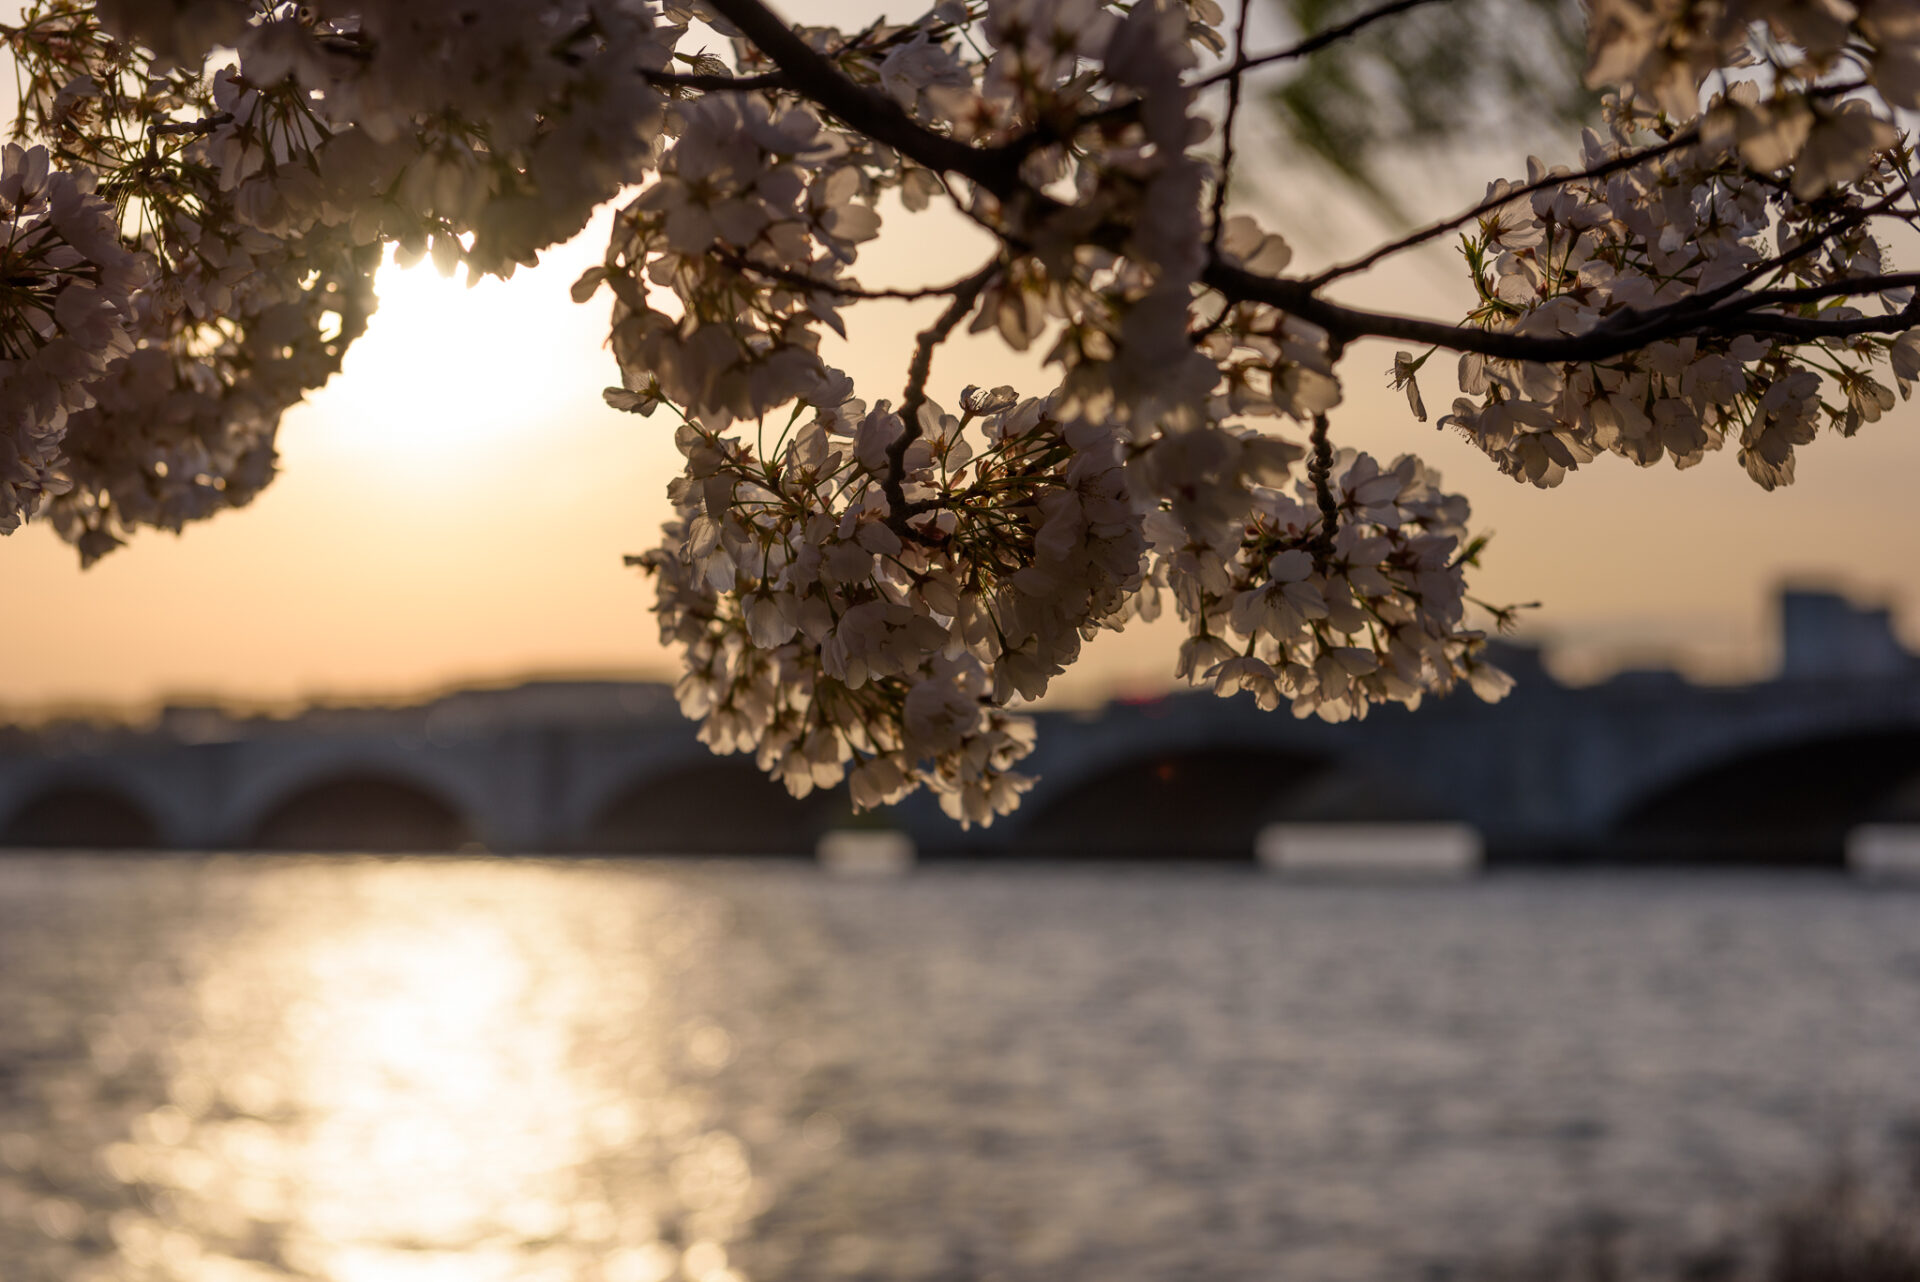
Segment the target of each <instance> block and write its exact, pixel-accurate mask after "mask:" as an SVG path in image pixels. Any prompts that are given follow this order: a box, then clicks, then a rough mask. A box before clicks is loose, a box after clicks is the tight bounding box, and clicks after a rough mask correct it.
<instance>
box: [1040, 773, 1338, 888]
mask: <svg viewBox="0 0 1920 1282" xmlns="http://www.w3.org/2000/svg"><path fill="white" fill-rule="evenodd" d="M1332 770H1333V764H1332V762H1331V760H1330V759H1329V758H1328V757H1326V756H1324V755H1322V754H1319V753H1314V752H1309V751H1304V750H1301V749H1297V748H1280V747H1274V746H1270V745H1268V746H1253V745H1236V746H1219V745H1203V746H1181V745H1167V746H1164V747H1161V748H1159V749H1157V750H1149V751H1146V752H1140V751H1138V750H1136V751H1133V752H1131V753H1127V754H1125V755H1119V756H1113V757H1108V758H1105V759H1103V760H1101V761H1099V762H1098V763H1097V764H1095V765H1094V766H1092V767H1091V768H1089V769H1087V770H1085V771H1083V772H1081V773H1079V774H1077V775H1076V776H1075V777H1073V778H1071V779H1064V780H1058V781H1055V782H1054V784H1053V786H1051V787H1049V788H1048V789H1047V790H1046V791H1045V793H1043V794H1040V795H1037V796H1035V797H1033V798H1031V799H1030V800H1029V803H1028V806H1027V807H1022V809H1021V810H1019V811H1015V812H1014V816H1013V818H1014V821H1015V823H1016V825H1017V826H1016V828H1015V832H1014V835H1013V845H1014V846H1015V847H1016V848H1017V849H1019V850H1020V851H1023V852H1027V853H1032V854H1041V855H1050V856H1059V857H1067V858H1093V859H1114V858H1120V859H1127V858H1160V857H1167V856H1172V857H1179V858H1191V859H1233V860H1242V859H1244V860H1251V859H1252V858H1253V842H1254V836H1255V834H1256V833H1258V831H1259V830H1260V827H1261V826H1262V825H1263V824H1266V823H1271V822H1273V821H1274V820H1276V819H1278V818H1282V817H1285V810H1286V802H1287V799H1288V798H1289V797H1290V796H1293V795H1295V794H1296V793H1298V792H1300V790H1302V789H1303V788H1305V787H1307V786H1308V785H1309V784H1310V783H1311V782H1312V781H1314V780H1316V779H1321V778H1323V777H1325V776H1327V775H1329V774H1330V773H1331V772H1332ZM1023 816H1024V817H1023Z"/></svg>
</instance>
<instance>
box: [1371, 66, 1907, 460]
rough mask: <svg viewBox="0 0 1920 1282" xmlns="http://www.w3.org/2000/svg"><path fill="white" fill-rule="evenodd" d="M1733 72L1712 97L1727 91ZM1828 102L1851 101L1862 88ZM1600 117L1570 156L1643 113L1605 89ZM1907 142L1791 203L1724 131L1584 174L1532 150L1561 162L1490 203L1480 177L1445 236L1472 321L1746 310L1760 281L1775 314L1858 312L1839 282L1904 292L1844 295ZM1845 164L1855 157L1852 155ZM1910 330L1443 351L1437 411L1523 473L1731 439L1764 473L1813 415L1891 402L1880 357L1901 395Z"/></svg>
mask: <svg viewBox="0 0 1920 1282" xmlns="http://www.w3.org/2000/svg"><path fill="white" fill-rule="evenodd" d="M1755 97H1756V95H1755V92H1754V91H1753V89H1752V86H1751V85H1749V86H1744V87H1743V88H1742V89H1740V90H1736V91H1735V92H1734V93H1733V94H1731V95H1729V96H1728V97H1727V98H1726V99H1723V100H1716V103H1715V104H1714V107H1713V110H1715V111H1717V110H1719V109H1720V107H1721V105H1722V104H1723V103H1724V102H1732V103H1735V104H1737V105H1743V106H1744V105H1747V104H1750V103H1751V102H1752V101H1754V100H1755ZM1841 114H1842V116H1846V117H1851V116H1856V115H1858V116H1862V117H1866V116H1867V112H1866V108H1865V106H1864V104H1861V105H1858V106H1852V107H1851V109H1850V110H1843V111H1842V113H1841ZM1610 116H1611V118H1612V126H1613V127H1612V129H1611V131H1610V135H1609V136H1608V137H1606V138H1602V137H1601V136H1600V135H1598V134H1597V133H1594V132H1592V131H1589V132H1588V135H1587V142H1586V152H1585V155H1584V156H1583V164H1584V170H1583V171H1582V172H1585V171H1588V170H1593V169H1597V168H1602V167H1605V166H1608V165H1609V164H1610V162H1613V161H1615V160H1616V159H1618V158H1620V157H1623V156H1627V157H1630V156H1632V155H1633V154H1635V152H1636V150H1637V149H1640V148H1644V147H1645V146H1646V145H1647V142H1648V139H1649V138H1652V139H1654V141H1655V144H1656V145H1657V143H1658V142H1659V140H1660V133H1659V131H1660V130H1663V129H1664V131H1665V132H1666V133H1667V134H1668V135H1671V134H1672V133H1673V132H1674V130H1673V127H1672V125H1671V124H1670V122H1667V121H1665V120H1664V119H1663V118H1652V117H1648V116H1645V115H1642V114H1639V113H1637V112H1635V111H1634V110H1633V109H1632V108H1631V107H1630V106H1628V105H1627V104H1625V103H1623V102H1620V101H1618V100H1616V101H1615V102H1613V103H1611V104H1610ZM1910 161H1911V155H1910V153H1909V152H1908V151H1906V150H1905V149H1904V148H1894V149H1889V150H1886V151H1881V152H1878V153H1873V152H1864V151H1863V152H1862V153H1861V154H1859V155H1856V156H1853V157H1851V158H1850V159H1849V160H1848V161H1847V163H1846V164H1845V166H1844V168H1846V169H1848V170H1851V171H1852V172H1851V174H1850V177H1849V179H1848V181H1847V182H1846V183H1845V184H1844V185H1843V186H1836V187H1834V188H1832V189H1830V190H1827V191H1824V192H1822V193H1821V194H1820V195H1819V196H1818V197H1814V198H1812V199H1811V200H1802V199H1801V198H1800V197H1798V196H1797V195H1795V194H1794V193H1793V191H1792V190H1791V189H1790V187H1789V186H1788V185H1787V184H1785V183H1783V182H1779V181H1772V180H1770V176H1769V175H1768V174H1767V173H1764V172H1758V171H1756V170H1755V168H1754V167H1753V165H1752V162H1751V161H1748V160H1746V159H1744V157H1743V155H1742V154H1740V153H1739V152H1736V151H1735V150H1734V149H1731V148H1729V147H1726V146H1720V145H1713V144H1704V143H1703V144H1699V145H1689V146H1684V147H1680V148H1677V149H1675V150H1673V151H1670V152H1668V153H1666V154H1664V155H1661V156H1659V157H1657V158H1654V159H1650V160H1647V161H1644V162H1642V163H1640V164H1635V165H1630V166H1627V167H1623V168H1617V169H1614V170H1613V171H1612V172H1609V173H1607V174H1606V175H1605V176H1604V177H1594V178H1582V177H1576V176H1574V173H1573V171H1571V170H1566V169H1561V170H1557V171H1553V172H1551V173H1549V172H1548V171H1546V170H1545V168H1544V166H1543V165H1541V163H1540V162H1539V161H1537V160H1536V161H1534V162H1532V165H1531V168H1530V170H1529V175H1528V185H1529V186H1534V185H1538V184H1539V183H1540V182H1541V180H1542V179H1551V178H1553V177H1555V176H1556V175H1558V176H1565V177H1566V178H1567V181H1564V182H1558V183H1553V184H1551V185H1548V186H1544V187H1542V188H1541V189H1540V190H1536V191H1534V192H1533V193H1532V194H1531V195H1529V196H1525V197H1520V198H1516V199H1513V200H1510V201H1506V202H1504V203H1496V202H1499V200H1500V197H1502V196H1504V195H1506V194H1507V193H1508V192H1510V191H1513V190H1515V188H1516V187H1517V186H1518V184H1512V183H1507V182H1504V181H1502V182H1497V183H1495V184H1493V185H1492V186H1491V187H1490V188H1489V190H1488V203H1489V205H1492V206H1494V207H1492V208H1491V209H1490V210H1489V211H1488V212H1487V214H1486V215H1485V216H1484V217H1483V218H1482V219H1481V220H1480V222H1479V225H1478V227H1477V229H1476V231H1475V232H1474V233H1473V234H1471V235H1469V236H1467V237H1466V238H1465V243H1464V249H1465V253H1466V258H1467V262H1468V264H1469V267H1470V269H1471V271H1472V275H1473V281H1474V285H1475V288H1476V290H1477V291H1478V293H1479V296H1480V306H1479V307H1478V308H1477V309H1476V311H1475V312H1474V313H1473V315H1472V317H1471V318H1470V319H1471V320H1472V321H1473V322H1474V323H1476V324H1479V325H1482V326H1484V327H1486V328H1488V329H1492V330H1499V331H1505V332H1511V333H1515V334H1523V335H1530V336H1535V337H1542V338H1559V337H1568V336H1581V335H1588V334H1595V333H1606V332H1608V331H1609V329H1612V328H1630V327H1632V326H1633V325H1635V324H1640V323H1644V322H1643V321H1642V319H1641V318H1643V317H1647V316H1650V315H1652V314H1655V313H1657V312H1658V311H1659V310H1660V309H1662V308H1667V307H1673V306H1684V305H1689V304H1692V305H1695V306H1698V307H1699V308H1700V309H1701V310H1703V311H1704V310H1708V309H1712V308H1717V309H1721V310H1722V311H1723V313H1725V314H1735V313H1738V312H1740V311H1742V310H1753V309H1756V308H1758V307H1759V306H1761V305H1762V304H1764V303H1765V302H1766V300H1767V298H1768V297H1769V296H1777V295H1778V293H1779V291H1788V292H1789V293H1790V294H1792V293H1793V292H1795V291H1798V296H1799V297H1804V298H1805V301H1804V302H1797V303H1795V302H1793V301H1792V300H1791V299H1790V300H1789V303H1788V304H1786V305H1789V306H1791V312H1790V314H1792V315H1797V316H1803V317H1806V318H1814V317H1818V318H1821V319H1824V320H1828V321H1833V320H1845V319H1848V318H1852V317H1858V316H1860V315H1861V314H1862V313H1861V311H1860V309H1859V307H1857V306H1854V305H1852V297H1853V292H1859V293H1869V292H1870V293H1871V295H1872V297H1874V298H1875V299H1876V300H1877V301H1878V303H1879V305H1880V306H1879V310H1883V311H1885V312H1888V313H1891V312H1895V311H1896V310H1897V309H1898V308H1900V307H1904V306H1905V305H1906V303H1907V302H1908V300H1909V298H1910V291H1891V292H1889V291H1883V290H1879V289H1873V290H1871V291H1869V290H1868V289H1867V288H1865V287H1862V288H1861V289H1859V290H1857V291H1853V292H1850V287H1849V285H1848V282H1849V281H1853V280H1859V281H1862V282H1867V281H1871V280H1872V279H1874V278H1876V277H1879V276H1881V275H1882V274H1883V272H1884V271H1885V270H1886V269H1887V264H1886V263H1885V262H1884V260H1883V255H1884V250H1883V249H1882V247H1881V243H1880V241H1879V239H1877V238H1876V236H1875V235H1874V234H1873V226H1872V222H1871V218H1870V214H1869V211H1870V210H1872V209H1875V208H1883V207H1885V206H1886V205H1887V204H1888V203H1889V202H1890V201H1908V202H1910V200H1911V198H1910V197H1909V195H1908V193H1907V183H1908V180H1909V178H1910V176H1911V165H1910ZM1863 170H1864V172H1862V171H1863ZM1917 357H1920V331H1915V330H1909V331H1907V332H1906V333H1904V334H1900V335H1897V336H1895V337H1892V338H1887V337H1881V336H1877V335H1872V334H1861V335H1858V336H1854V337H1848V338H1839V339H1832V340H1827V341H1824V342H1820V343H1812V344H1791V343H1783V342H1779V341H1776V340H1774V339H1771V338H1768V337H1763V336H1761V335H1757V334H1752V333H1745V334H1739V333H1736V334H1732V335H1729V336H1717V335H1713V334H1711V333H1702V332H1700V331H1699V330H1698V329H1697V328H1689V329H1685V330H1680V331H1679V332H1674V333H1672V334H1671V335H1670V336H1666V337H1659V338H1653V337H1651V336H1650V337H1649V340H1648V341H1646V342H1644V343H1642V344H1639V345H1636V346H1634V347H1632V348H1631V349H1629V350H1627V351H1623V352H1620V353H1618V354H1617V355H1613V356H1610V357H1607V358H1605V359H1601V360H1581V361H1565V362H1543V361H1507V360H1499V359H1491V358H1488V357H1484V356H1482V355H1479V354H1477V353H1468V354H1466V355H1464V356H1462V357H1461V358H1460V367H1459V382H1460V390H1461V391H1462V392H1464V393H1466V396H1464V397H1462V398H1460V399H1458V400H1456V401H1455V402H1454V407H1453V412H1452V413H1451V414H1448V415H1446V416H1444V417H1443V418H1442V419H1441V422H1442V423H1443V424H1451V425H1454V426H1457V427H1459V428H1460V429H1462V430H1463V431H1464V432H1465V433H1466V435H1467V436H1468V437H1469V438H1470V439H1471V440H1473V441H1474V443H1475V444H1477V445H1479V446H1480V447H1481V448H1482V449H1484V450H1485V451H1486V452H1487V453H1488V454H1489V455H1490V456H1492V457H1493V458H1494V459H1495V460H1496V461H1497V462H1498V463H1499V465H1500V468H1501V470H1502V471H1505V472H1507V473H1509V474H1510V475H1513V476H1515V477H1518V478H1521V479H1524V480H1527V481H1530V482H1532V483H1533V484H1535V485H1547V486H1550V485H1557V484H1558V483H1559V482H1560V481H1561V479H1562V478H1563V477H1564V476H1565V475H1566V473H1567V472H1569V471H1571V470H1573V469H1574V468H1576V467H1578V466H1579V465H1580V464H1582V463H1587V462H1590V461H1592V460H1593V459H1594V458H1595V457H1596V456H1597V455H1598V454H1600V453H1602V452H1611V453H1614V454H1617V455H1620V456H1621V457H1623V458H1627V459H1630V460H1632V461H1633V462H1635V463H1637V464H1639V465H1641V466H1650V465H1652V464H1654V463H1657V462H1659V461H1660V460H1661V459H1662V458H1671V459H1672V460H1673V462H1674V464H1675V465H1676V466H1678V467H1682V468H1685V467H1691V466H1693V465H1694V464H1696V463H1698V462H1699V461H1700V460H1701V459H1702V458H1703V457H1704V456H1705V455H1706V453H1707V452H1709V451H1712V450H1717V449H1719V448H1720V447H1721V446H1722V445H1723V444H1725V443H1726V442H1727V441H1728V440H1732V441H1733V443H1734V444H1735V446H1736V447H1737V449H1738V452H1739V457H1740V461H1741V463H1742V465H1743V466H1744V467H1745V468H1746V470H1747V472H1748V474H1749V475H1750V476H1752V478H1753V479H1754V480H1755V481H1756V482H1758V483H1759V484H1760V485H1762V486H1764V487H1765V488H1767V489H1773V488H1774V487H1776V486H1779V485H1785V484H1789V483H1791V482H1792V480H1793V473H1794V459H1795V453H1794V452H1795V449H1796V447H1798V446H1801V445H1806V444H1808V443H1809V442H1811V441H1812V440H1813V439H1814V437H1815V435H1816V434H1817V432H1818V430H1819V428H1820V426H1821V425H1822V424H1826V425H1829V426H1831V427H1832V428H1833V429H1834V430H1837V431H1839V432H1841V433H1843V434H1845V435H1848V436H1851V435H1852V434H1853V433H1854V432H1855V431H1857V430H1858V429H1859V427H1860V426H1861V425H1862V424H1863V423H1870V422H1873V421H1875V420H1877V419H1878V418H1879V417H1880V416H1881V415H1882V414H1883V413H1884V412H1885V411H1886V410H1888V409H1890V408H1892V406H1893V404H1894V395H1893V391H1892V390H1891V389H1890V388H1888V387H1887V386H1885V385H1884V384H1883V383H1881V382H1879V381H1877V380H1876V379H1875V377H1874V366H1875V365H1876V364H1883V363H1887V362H1889V361H1891V363H1892V366H1893V369H1894V372H1895V374H1896V376H1897V381H1898V382H1899V384H1900V388H1901V391H1902V393H1903V394H1904V393H1905V392H1906V390H1907V387H1908V383H1909V381H1910V380H1911V379H1912V378H1913V377H1914V376H1915V375H1916V373H1920V363H1917V360H1916V358H1917ZM1425 359H1426V358H1425V357H1422V358H1421V359H1420V360H1419V361H1415V360H1414V359H1413V358H1412V357H1411V356H1409V355H1408V354H1406V353H1402V354H1401V356H1400V358H1399V359H1398V361H1397V368H1396V376H1397V377H1398V378H1399V379H1400V380H1401V381H1402V382H1405V383H1407V384H1408V386H1409V389H1410V395H1411V396H1412V397H1413V400H1414V402H1415V404H1416V406H1417V405H1418V402H1419V393H1418V388H1417V385H1415V384H1414V383H1413V381H1412V380H1413V377H1414V374H1415V371H1416V370H1417V369H1418V366H1419V365H1420V364H1422V363H1424V360H1425Z"/></svg>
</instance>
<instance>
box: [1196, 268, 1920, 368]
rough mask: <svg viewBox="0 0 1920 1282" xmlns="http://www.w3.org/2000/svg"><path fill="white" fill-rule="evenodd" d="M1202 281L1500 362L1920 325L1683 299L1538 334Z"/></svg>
mask: <svg viewBox="0 0 1920 1282" xmlns="http://www.w3.org/2000/svg"><path fill="white" fill-rule="evenodd" d="M1201 279H1202V280H1203V281H1205V282H1206V283H1207V284H1208V285H1210V286H1212V287H1213V288H1215V289H1218V290H1219V291H1220V292H1221V293H1222V294H1224V295H1226V297H1227V298H1228V299H1230V300H1232V301H1235V302H1255V303H1266V304H1268V305H1269V306H1272V307H1277V308H1279V309H1280V310H1281V311H1284V312H1288V313H1290V314H1292V315H1294V316H1298V317H1299V318H1300V319H1301V320H1304V321H1307V322H1309V323H1310V324H1314V325H1318V326H1320V327H1321V328H1322V329H1324V330H1326V331H1327V332H1328V333H1329V334H1330V335H1332V336H1333V337H1335V338H1337V339H1341V340H1345V341H1351V340H1353V339H1357V338H1392V339H1398V340H1400V341H1402V342H1407V343H1417V344H1420V345H1422V346H1428V347H1444V348H1447V349H1449V350H1451V351H1456V352H1478V353H1479V354H1481V355H1482V356H1491V357H1494V358H1495V359H1497V360H1508V361H1539V362H1542V363H1545V364H1558V363H1564V362H1584V361H1603V360H1607V359H1609V358H1610V357H1614V356H1619V355H1621V354H1622V353H1624V352H1630V351H1633V350H1635V349H1636V348H1641V347H1645V346H1647V345H1648V344H1649V343H1657V342H1660V341H1662V340H1663V339H1669V338H1681V337H1684V336H1686V335H1688V334H1711V335H1718V336H1723V337H1731V336H1735V335H1739V334H1752V335H1755V336H1759V337H1773V338H1790V339H1793V340H1794V341H1796V342H1819V341H1821V340H1824V339H1840V338H1853V337H1857V336H1858V335H1861V334H1888V333H1893V332H1895V331H1897V330H1905V329H1910V328H1912V327H1913V326H1914V325H1915V324H1917V323H1920V306H1916V305H1915V304H1909V305H1908V306H1906V307H1904V308H1902V309H1901V310H1900V311H1899V312H1898V313H1896V314H1894V315H1891V316H1882V317H1864V316H1863V317H1857V318H1855V319H1852V320H1818V319H1810V318H1807V317H1800V316H1782V315H1779V314H1777V313H1770V312H1754V311H1751V310H1748V309H1746V308H1743V307H1740V306H1739V305H1737V304H1734V305H1727V306H1722V307H1719V308H1715V309H1713V310H1710V311H1706V312H1699V311H1690V310H1683V308H1684V304H1676V305H1675V306H1674V307H1669V308H1662V309H1660V310H1658V311H1653V312H1630V311H1629V312H1621V313H1619V314H1618V315H1617V316H1615V317H1613V318H1610V319H1609V320H1608V321H1607V322H1605V323H1603V324H1601V325H1600V326H1598V327H1596V328H1595V329H1593V330H1590V331H1588V332H1587V333H1585V334H1575V335H1569V336H1567V337H1563V338H1539V337H1534V336H1532V335H1527V334H1516V333H1512V332H1511V331H1507V330H1484V329H1476V328H1474V327H1472V326H1467V325H1448V324H1443V323H1441V322H1438V321H1428V320H1419V319H1416V318H1414V317H1411V316H1396V315H1393V314H1392V313H1387V312H1369V311H1363V310H1361V309H1359V308H1354V307H1343V306H1341V305H1340V304H1338V303H1331V302H1328V301H1327V300H1326V299H1323V298H1319V297H1316V296H1315V295H1314V294H1313V292H1312V290H1311V288H1310V287H1309V282H1306V281H1299V280H1288V279H1285V278H1282V277H1276V276H1259V275H1256V274H1254V273H1252V272H1249V271H1246V270H1244V269H1242V268H1239V267H1233V266H1230V265H1228V264H1225V263H1221V262H1217V261H1216V262H1214V263H1212V264H1209V266H1208V267H1207V269H1206V272H1205V274H1204V275H1203V276H1202V277H1201ZM1877 279H1878V278H1877V277H1863V278H1860V279H1859V280H1858V281H1856V282H1854V283H1855V284H1858V285H1863V286H1864V285H1867V284H1869V283H1870V282H1871V281H1873V280H1877ZM1857 292H1859V293H1863V294H1864V293H1869V292H1872V291H1871V290H1870V289H1864V288H1863V289H1860V290H1858V291H1857ZM1916 302H1917V303H1920V297H1917V298H1916Z"/></svg>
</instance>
